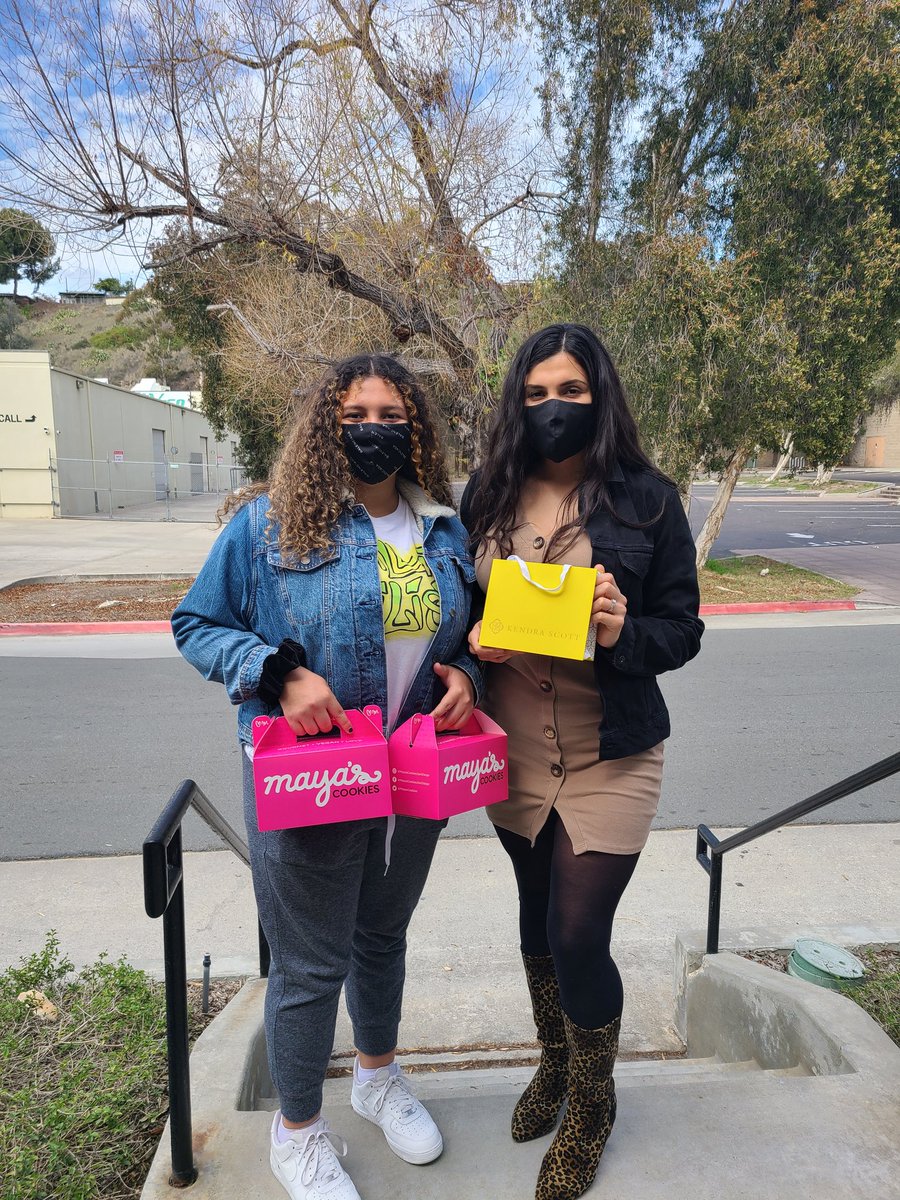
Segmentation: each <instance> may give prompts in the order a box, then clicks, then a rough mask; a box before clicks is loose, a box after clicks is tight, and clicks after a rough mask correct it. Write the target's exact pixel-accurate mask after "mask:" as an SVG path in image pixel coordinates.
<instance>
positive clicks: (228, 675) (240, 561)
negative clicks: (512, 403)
mask: <svg viewBox="0 0 900 1200" xmlns="http://www.w3.org/2000/svg"><path fill="white" fill-rule="evenodd" d="M398 486H399V489H400V492H401V494H402V496H403V498H404V499H405V500H406V501H407V503H408V504H409V506H410V508H411V509H412V510H413V513H414V514H415V517H416V522H417V524H418V526H419V529H420V531H421V534H422V545H423V551H424V554H425V561H426V562H427V564H428V566H429V567H430V568H431V570H432V573H433V574H434V578H435V580H436V582H437V586H438V591H439V592H440V598H441V624H440V628H439V629H438V631H437V633H435V634H434V637H433V638H432V641H431V645H430V647H429V650H428V653H427V654H426V656H425V658H424V660H423V662H422V666H421V667H420V669H419V673H418V675H417V676H416V678H415V680H414V681H413V683H412V685H411V687H410V688H409V691H408V692H407V694H406V697H405V699H404V701H403V704H402V707H401V710H400V714H399V717H398V724H402V723H403V722H404V721H406V720H408V718H409V717H411V716H412V715H413V714H414V713H417V712H430V711H431V709H432V708H434V706H435V705H436V704H437V703H438V701H439V700H440V698H441V697H442V696H443V694H444V687H443V684H442V683H441V681H440V679H439V678H438V677H437V675H435V673H434V670H433V666H434V664H435V663H436V662H439V663H443V664H445V665H447V666H455V667H459V668H460V669H461V670H463V671H465V672H466V674H467V675H468V676H469V677H470V679H471V680H472V682H473V684H474V686H475V691H476V695H479V694H480V691H481V671H480V668H479V666H478V664H477V663H476V662H475V661H474V660H473V659H472V658H471V656H470V655H469V653H468V651H467V649H466V635H467V632H468V628H469V609H470V604H471V596H472V588H473V584H474V581H475V570H474V567H473V565H472V558H471V555H470V553H469V550H468V546H467V538H466V533H465V530H464V529H463V527H462V525H461V524H460V522H459V519H458V518H457V516H456V513H455V512H454V511H453V510H452V509H450V508H446V507H444V506H443V505H440V504H437V503H435V502H434V501H432V500H430V499H429V498H428V497H427V496H426V495H425V493H424V492H423V491H422V489H421V488H419V487H417V486H415V485H414V484H412V483H409V482H407V481H405V480H402V479H401V480H398ZM267 514H268V497H267V496H260V497H258V498H257V499H256V500H253V501H251V502H250V503H249V504H247V505H245V506H244V507H243V508H241V509H239V510H238V511H237V512H236V513H235V515H234V516H233V517H232V519H231V520H230V521H229V523H228V525H227V526H226V527H225V529H224V530H223V531H222V533H221V534H220V535H219V537H218V538H217V539H216V541H215V544H214V545H213V548H212V550H211V551H210V554H209V557H208V558H207V560H206V562H205V564H204V566H203V568H202V569H201V571H200V574H199V575H198V576H197V578H196V580H195V581H194V584H193V586H192V587H191V589H190V591H189V592H188V594H187V595H186V596H185V598H184V599H183V600H182V602H181V603H180V604H179V605H178V608H177V609H176V610H175V613H174V614H173V616H172V630H173V632H174V634H175V642H176V644H177V646H178V649H179V650H180V651H181V653H182V654H183V655H184V657H185V658H186V659H187V660H188V662H190V663H192V664H193V665H194V666H195V667H196V668H197V670H198V671H199V672H200V673H201V675H204V676H205V677H206V678H207V679H211V680H215V681H216V682H219V683H224V684H225V687H226V690H227V692H228V696H229V698H230V700H231V702H232V704H239V705H240V710H239V712H238V735H239V737H240V740H241V741H242V742H245V743H250V742H251V741H252V734H251V723H252V721H253V718H254V717H258V716H260V715H269V714H271V713H272V712H275V713H278V712H280V709H274V710H272V709H270V708H269V707H268V706H267V705H266V704H265V703H264V701H263V700H262V699H261V698H260V697H259V696H258V695H257V688H258V686H259V683H260V677H261V675H262V670H263V663H264V662H265V660H266V658H267V657H268V655H270V654H274V653H275V652H276V651H277V650H278V647H279V646H280V644H281V643H282V641H285V640H286V639H290V640H292V641H294V642H299V643H300V644H301V645H302V647H303V650H304V652H305V655H306V666H307V667H308V668H309V670H310V671H314V672H315V673H316V674H317V675H322V676H323V677H324V678H325V679H326V680H327V681H328V685H329V687H330V688H331V690H332V691H333V692H334V694H335V695H336V696H337V698H338V700H339V701H340V703H341V704H342V705H343V706H344V707H345V708H356V709H361V708H363V707H364V706H365V705H367V704H377V705H379V706H380V708H381V711H382V713H384V714H385V716H386V714H387V708H388V706H387V668H386V664H385V652H384V624H383V619H382V607H381V582H380V578H379V574H378V561H377V557H376V539H375V531H374V528H373V526H372V522H371V519H370V518H369V514H368V513H367V512H366V510H365V508H364V507H363V506H362V505H361V504H355V505H352V506H351V507H349V508H347V509H345V510H344V512H343V513H342V514H341V516H340V518H339V520H338V523H337V527H336V529H335V532H334V544H333V545H332V546H331V547H330V548H329V549H327V550H313V551H310V552H309V553H308V554H306V555H304V556H303V557H302V558H296V557H294V558H291V557H290V556H285V555H282V552H281V550H280V549H279V546H278V526H277V523H275V524H273V527H272V529H271V530H270V532H269V534H268V536H267V535H266V526H267V523H268V516H267ZM386 732H390V731H386Z"/></svg>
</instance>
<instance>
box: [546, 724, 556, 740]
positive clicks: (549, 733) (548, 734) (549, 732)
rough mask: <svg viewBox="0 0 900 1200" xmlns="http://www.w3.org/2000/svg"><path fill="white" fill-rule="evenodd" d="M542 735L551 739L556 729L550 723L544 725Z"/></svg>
mask: <svg viewBox="0 0 900 1200" xmlns="http://www.w3.org/2000/svg"><path fill="white" fill-rule="evenodd" d="M544 737H545V738H550V740H551V741H552V740H553V738H555V737H556V730H555V729H554V728H553V726H552V725H545V726H544Z"/></svg>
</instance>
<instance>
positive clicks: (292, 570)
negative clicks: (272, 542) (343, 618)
mask: <svg viewBox="0 0 900 1200" xmlns="http://www.w3.org/2000/svg"><path fill="white" fill-rule="evenodd" d="M340 559H341V551H340V547H329V548H328V549H327V550H310V551H309V552H308V553H307V554H304V555H285V554H282V552H281V550H280V549H279V548H278V547H277V546H269V547H268V548H267V550H266V563H267V565H268V568H269V571H270V572H271V578H272V581H273V584H274V586H275V588H276V589H277V592H278V598H279V600H280V602H281V604H282V605H283V607H284V611H285V615H286V616H287V618H288V620H289V621H290V622H291V624H292V625H294V626H295V627H297V628H298V629H299V628H300V627H301V626H303V625H313V624H316V623H317V622H321V621H322V619H323V617H325V615H326V614H328V613H330V612H332V611H333V609H334V608H335V606H336V603H337V593H338V591H339V590H340V589H339V588H338V587H337V586H336V578H335V576H336V572H337V571H338V570H339V569H340Z"/></svg>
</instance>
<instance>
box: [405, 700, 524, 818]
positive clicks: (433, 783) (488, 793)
mask: <svg viewBox="0 0 900 1200" xmlns="http://www.w3.org/2000/svg"><path fill="white" fill-rule="evenodd" d="M388 746H389V749H390V758H391V796H392V800H393V806H394V812H395V813H400V814H403V815H404V816H409V817H428V818H431V819H432V820H443V819H444V817H452V816H455V815H456V814H457V813H462V812H470V811H471V810H472V809H474V808H482V807H484V806H485V805H488V804H497V803H498V802H499V801H501V800H505V799H506V798H507V796H508V794H509V793H508V786H509V773H508V770H507V754H506V734H505V733H504V732H503V730H502V729H501V728H500V726H499V725H498V724H497V723H496V721H492V720H491V718H490V717H489V716H487V714H486V713H483V712H481V711H480V710H479V709H477V708H476V709H475V711H474V712H473V713H472V716H471V718H470V719H469V721H468V723H467V724H466V725H465V726H463V728H462V729H460V730H458V731H455V732H448V733H436V732H435V728H434V718H433V717H430V716H421V715H416V716H414V717H410V719H409V720H408V721H406V722H405V723H404V724H403V725H401V726H400V727H399V729H396V730H395V731H394V733H392V734H391V738H390V741H389V743H388Z"/></svg>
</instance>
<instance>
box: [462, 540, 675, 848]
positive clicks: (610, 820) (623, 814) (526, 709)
mask: <svg viewBox="0 0 900 1200" xmlns="http://www.w3.org/2000/svg"><path fill="white" fill-rule="evenodd" d="M543 547H544V539H542V538H541V537H540V536H539V535H538V533H537V530H536V529H535V528H534V526H533V525H530V524H527V523H526V524H524V525H521V526H520V527H519V528H518V529H517V530H516V532H515V534H514V535H513V553H514V554H518V555H519V557H520V558H523V559H525V560H526V561H528V562H540V561H542V559H543ZM492 557H494V556H493V555H491V554H490V553H485V552H484V551H482V552H481V553H480V554H479V555H478V558H477V560H476V564H475V565H476V570H477V574H478V583H479V585H480V586H481V588H482V590H483V591H486V590H487V585H488V579H489V577H490V569H491V561H492ZM550 561H556V562H563V561H564V562H568V563H571V564H572V566H576V567H589V566H591V565H592V564H591V544H590V541H589V539H588V537H587V535H586V534H584V533H582V534H581V535H580V537H579V538H578V541H577V542H575V543H574V544H573V545H571V546H569V547H568V549H566V550H564V551H563V554H562V555H561V556H560V557H559V558H557V557H555V556H554V557H553V558H552V559H551V560H550ZM485 665H486V672H485V673H486V676H487V694H486V700H485V708H486V710H487V712H488V713H489V714H490V715H491V716H492V717H493V718H494V720H495V721H497V723H498V724H499V725H500V726H501V727H502V728H503V729H505V730H506V734H507V737H508V739H509V756H508V761H509V799H508V800H507V801H505V802H504V803H502V804H493V805H490V806H489V807H488V809H487V810H486V811H487V814H488V816H489V817H490V819H491V820H492V821H493V823H494V824H495V825H499V826H501V828H503V829H509V830H511V831H512V832H513V833H517V834H519V835H520V836H522V837H527V838H528V839H529V841H530V842H532V844H533V843H534V840H535V838H536V837H537V835H538V834H539V833H540V831H541V829H542V828H543V826H544V822H545V821H546V820H547V817H548V815H549V813H550V810H551V809H552V808H555V809H556V811H557V813H558V814H559V816H560V819H561V820H562V822H563V825H564V826H565V829H566V832H567V833H568V835H569V838H570V839H571V842H572V848H573V850H574V851H575V853H576V854H582V853H584V851H585V850H601V851H605V852H606V853H607V854H637V853H638V852H639V851H640V850H642V849H643V848H644V845H645V843H646V841H647V837H648V835H649V833H650V825H651V822H652V821H653V818H654V816H655V815H656V810H657V807H658V806H659V793H660V786H661V783H662V769H663V743H662V742H659V743H658V744H657V745H656V746H653V747H651V748H650V749H649V750H643V751H642V752H641V753H640V754H632V755H630V756H629V757H627V758H617V759H610V760H601V759H600V758H599V757H598V744H599V734H598V726H599V724H600V717H601V701H600V697H599V695H598V693H597V687H596V684H595V682H594V668H593V664H592V663H590V662H576V661H574V660H573V659H568V658H550V657H547V656H544V655H538V654H514V655H513V656H512V658H510V659H509V661H508V662H505V663H488V664H485Z"/></svg>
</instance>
